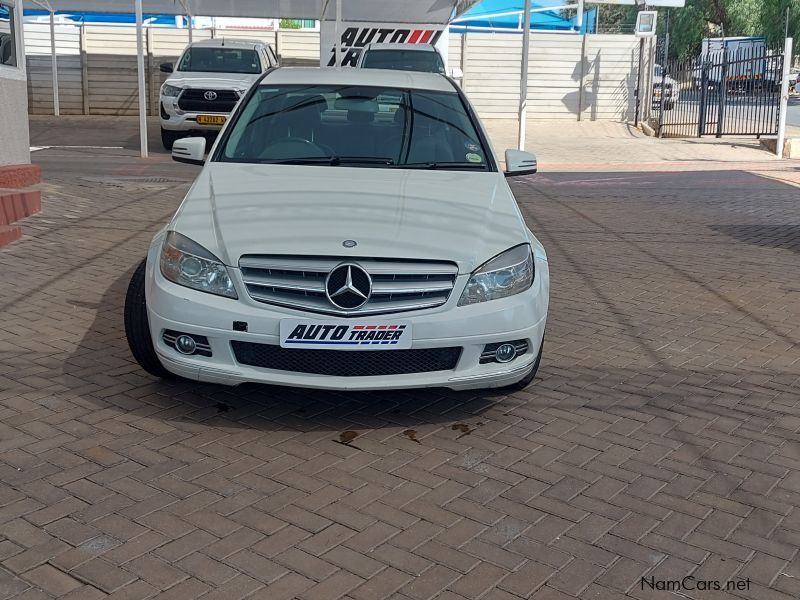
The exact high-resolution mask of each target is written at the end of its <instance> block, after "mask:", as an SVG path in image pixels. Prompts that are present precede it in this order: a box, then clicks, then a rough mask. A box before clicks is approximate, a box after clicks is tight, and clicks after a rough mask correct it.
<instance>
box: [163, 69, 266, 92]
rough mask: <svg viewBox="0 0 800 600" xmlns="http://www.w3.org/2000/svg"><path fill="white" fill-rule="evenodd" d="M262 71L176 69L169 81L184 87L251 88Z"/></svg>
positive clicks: (171, 83)
mask: <svg viewBox="0 0 800 600" xmlns="http://www.w3.org/2000/svg"><path fill="white" fill-rule="evenodd" d="M260 76H261V73H253V74H249V73H195V72H194V71H176V72H174V73H172V74H171V75H170V76H169V77H168V78H167V83H168V84H170V85H174V86H177V87H182V88H203V89H206V88H214V89H217V90H220V89H221V90H235V89H242V88H249V87H250V84H252V83H253V82H254V81H255V80H256V79H258V78H259V77H260Z"/></svg>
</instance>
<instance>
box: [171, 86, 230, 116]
mask: <svg viewBox="0 0 800 600" xmlns="http://www.w3.org/2000/svg"><path fill="white" fill-rule="evenodd" d="M206 92H214V93H215V94H216V95H217V97H216V98H215V99H214V100H208V99H207V98H206V97H205V94H206ZM238 101H239V94H237V93H236V92H235V91H233V90H208V89H188V90H183V93H182V94H181V97H180V98H178V108H180V109H181V110H184V111H186V112H212V113H229V112H231V111H232V110H233V107H234V106H236V103H237V102H238Z"/></svg>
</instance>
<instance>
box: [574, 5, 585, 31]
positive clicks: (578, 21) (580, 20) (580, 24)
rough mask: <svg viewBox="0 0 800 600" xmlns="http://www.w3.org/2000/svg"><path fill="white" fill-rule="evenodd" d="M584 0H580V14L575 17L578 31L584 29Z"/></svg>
mask: <svg viewBox="0 0 800 600" xmlns="http://www.w3.org/2000/svg"><path fill="white" fill-rule="evenodd" d="M584 12H585V11H584V0H578V16H577V17H576V18H575V25H576V27H577V28H578V32H579V33H580V32H581V31H583V15H584Z"/></svg>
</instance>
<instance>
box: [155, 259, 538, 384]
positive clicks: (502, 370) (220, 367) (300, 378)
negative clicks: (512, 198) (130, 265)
mask: <svg viewBox="0 0 800 600" xmlns="http://www.w3.org/2000/svg"><path fill="white" fill-rule="evenodd" d="M229 270H230V272H231V277H232V278H233V279H234V284H235V285H236V287H237V290H238V292H239V295H240V298H239V299H238V300H233V299H229V298H222V297H218V296H213V295H211V294H206V293H202V292H197V291H195V290H191V289H188V288H185V287H182V286H178V285H176V284H174V283H172V282H170V281H167V280H166V279H165V278H164V277H163V275H162V274H161V271H160V269H159V268H158V260H157V253H153V252H152V250H151V256H150V257H149V259H148V266H147V279H146V281H147V286H146V287H147V306H148V316H149V321H150V331H151V335H152V339H153V345H154V347H155V349H156V352H157V353H158V356H159V359H160V360H161V362H162V364H163V365H164V367H165V368H166V369H167V370H169V371H170V372H172V373H175V374H176V375H179V376H182V377H185V378H187V379H194V380H198V381H206V382H213V383H219V384H225V385H237V384H240V383H244V382H256V383H265V384H275V385H287V386H293V387H306V388H317V389H336V390H379V389H401V388H428V387H446V388H451V389H454V390H465V389H477V388H490V387H503V386H507V385H511V384H514V383H516V382H518V381H519V380H521V379H522V378H524V377H525V376H526V375H527V374H528V373H530V371H531V369H532V368H533V366H534V363H535V361H536V357H537V354H538V352H539V349H540V348H541V344H542V339H543V337H544V329H545V320H546V316H547V306H548V293H549V273H548V268H547V262H546V259H544V258H540V257H537V258H536V279H535V281H534V284H533V286H532V287H531V288H530V289H529V290H528V291H526V292H524V293H522V294H517V295H516V296H512V297H510V298H505V299H502V300H494V301H491V302H485V303H481V304H476V305H472V306H463V307H458V306H457V303H458V298H459V296H460V294H461V291H462V290H463V287H464V285H465V284H466V278H467V277H468V276H466V275H462V276H459V278H458V280H457V282H456V287H455V289H454V290H453V293H452V294H451V296H450V298H449V299H448V301H447V303H446V304H444V305H443V306H441V307H438V308H435V309H429V310H420V311H412V312H406V313H394V314H392V315H389V316H388V318H390V319H403V320H407V321H410V322H411V324H412V331H413V342H412V348H413V349H423V348H444V347H452V346H458V347H461V348H462V352H461V356H460V358H459V360H458V363H457V364H456V366H455V368H454V369H452V370H446V371H430V372H423V373H412V374H401V375H380V376H356V377H341V376H332V375H317V374H310V373H301V372H294V371H279V370H272V369H266V368H260V367H252V366H248V365H243V364H240V363H239V362H238V361H237V360H236V356H235V354H234V352H233V349H232V347H231V342H232V341H234V340H238V341H243V342H253V343H259V344H269V345H274V346H278V345H280V340H279V328H280V321H281V319H285V318H303V317H308V318H319V317H321V315H316V314H311V313H306V312H303V311H298V310H293V309H288V308H282V307H278V306H272V305H268V304H263V303H259V302H256V301H254V300H252V299H251V298H250V297H249V296H247V294H246V291H245V288H244V286H243V285H242V282H241V278H240V275H239V272H238V269H229ZM234 321H245V322H247V324H248V331H247V332H240V331H234V330H233V322H234ZM165 330H173V331H179V332H183V333H188V334H192V335H200V336H205V337H206V338H208V343H209V345H210V347H211V351H212V356H210V357H206V356H199V355H192V356H186V355H182V354H180V353H178V352H177V351H176V350H175V349H174V348H172V347H170V346H168V345H167V344H165V343H164V341H163V339H162V335H163V332H164V331H165ZM522 339H524V340H526V341H527V342H528V351H527V352H526V353H525V354H522V355H520V356H517V357H516V358H515V359H514V360H512V361H510V362H508V363H485V364H480V362H479V359H480V355H481V352H482V351H483V350H484V346H485V345H486V344H492V343H497V342H507V341H512V340H522ZM330 352H345V351H340V350H330ZM356 352H358V351H356ZM363 352H368V351H367V350H365V351H363ZM390 352H391V351H390Z"/></svg>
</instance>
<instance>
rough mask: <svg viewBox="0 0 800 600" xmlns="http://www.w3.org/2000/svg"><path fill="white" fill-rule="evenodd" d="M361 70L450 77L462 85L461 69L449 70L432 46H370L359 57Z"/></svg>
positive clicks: (375, 44)
mask: <svg viewBox="0 0 800 600" xmlns="http://www.w3.org/2000/svg"><path fill="white" fill-rule="evenodd" d="M356 67H357V68H359V69H391V70H394V71H421V72H425V73H439V74H441V75H449V76H450V77H452V78H453V79H455V80H457V81H458V82H459V83H460V80H461V79H462V78H463V73H462V72H461V69H460V68H453V69H450V70H448V69H447V67H446V66H445V64H444V59H442V55H441V54H439V51H438V50H437V49H436V48H435V47H434V46H432V45H431V44H389V43H374V44H368V45H367V46H366V47H365V48H364V49H363V50H362V51H361V54H360V55H359V57H358V63H357V64H356Z"/></svg>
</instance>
